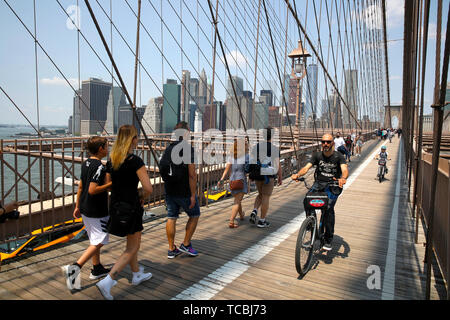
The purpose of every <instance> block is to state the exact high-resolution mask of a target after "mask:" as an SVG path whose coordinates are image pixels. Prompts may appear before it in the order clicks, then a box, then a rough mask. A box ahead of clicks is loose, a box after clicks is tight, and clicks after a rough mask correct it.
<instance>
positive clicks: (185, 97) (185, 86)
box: [180, 70, 192, 122]
mask: <svg viewBox="0 0 450 320" xmlns="http://www.w3.org/2000/svg"><path fill="white" fill-rule="evenodd" d="M190 80H191V73H190V72H189V71H188V70H183V75H182V78H181V111H180V120H182V121H186V122H188V121H189V112H190V110H189V104H190V100H191V94H192V93H191V92H190V91H189V90H190Z"/></svg>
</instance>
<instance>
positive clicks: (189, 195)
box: [160, 121, 200, 259]
mask: <svg viewBox="0 0 450 320" xmlns="http://www.w3.org/2000/svg"><path fill="white" fill-rule="evenodd" d="M177 131H179V132H181V134H180V135H181V136H180V139H179V140H177V141H174V142H172V143H171V144H170V145H169V146H168V147H167V148H166V150H165V151H164V153H163V156H162V158H161V162H160V167H161V177H162V178H163V180H164V190H165V199H166V205H167V222H166V234H167V240H168V243H169V250H168V252H167V258H169V259H173V258H175V257H176V256H178V255H179V254H181V253H183V252H184V253H186V254H188V255H190V256H193V257H195V256H197V255H198V252H197V250H195V249H194V248H193V247H192V243H191V240H192V236H193V235H194V232H195V229H196V228H197V224H198V220H199V218H200V207H199V204H198V198H197V196H196V193H197V173H196V169H195V163H194V148H192V146H191V145H190V143H189V142H188V139H189V136H190V131H189V127H188V125H187V123H186V122H184V121H182V122H180V123H178V124H177V125H176V127H175V133H176V132H177ZM174 149H175V150H174ZM176 150H179V151H178V152H176ZM186 153H187V154H186ZM175 158H178V159H179V160H181V161H175V160H177V159H175ZM181 209H183V210H184V212H186V214H187V215H188V216H189V219H188V222H187V224H186V233H185V235H184V240H183V242H182V243H181V244H180V247H179V249H178V248H177V247H176V245H175V233H176V222H177V219H178V217H179V214H180V210H181Z"/></svg>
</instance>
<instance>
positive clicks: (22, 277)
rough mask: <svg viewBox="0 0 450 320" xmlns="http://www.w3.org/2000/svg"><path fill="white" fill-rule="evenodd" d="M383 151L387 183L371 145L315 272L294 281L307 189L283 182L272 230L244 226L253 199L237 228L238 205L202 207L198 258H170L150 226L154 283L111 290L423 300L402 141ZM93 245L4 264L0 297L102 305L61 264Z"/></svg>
mask: <svg viewBox="0 0 450 320" xmlns="http://www.w3.org/2000/svg"><path fill="white" fill-rule="evenodd" d="M387 145H388V152H389V154H390V156H391V158H392V161H391V163H389V168H390V171H389V175H388V176H387V178H388V180H386V181H384V182H383V183H379V182H378V181H377V180H375V176H376V170H377V162H376V161H375V160H372V161H370V160H368V163H367V166H364V165H365V164H364V162H365V161H366V159H369V157H370V155H371V154H372V153H373V152H374V151H375V150H378V149H379V147H380V146H381V142H378V141H372V142H369V143H367V144H366V146H365V147H364V151H363V157H361V158H355V157H353V159H354V160H353V161H352V162H351V163H350V175H352V174H359V175H358V177H357V179H355V180H354V181H353V182H352V183H351V185H350V186H349V187H348V188H347V189H346V190H345V191H344V192H343V194H342V195H341V196H340V198H339V200H338V202H337V205H336V226H335V238H334V241H333V250H332V251H330V252H329V253H322V254H320V255H318V256H316V258H315V261H314V266H313V268H312V270H310V271H309V273H308V274H307V275H306V276H305V277H304V278H303V279H298V274H297V272H296V270H295V262H294V250H295V243H296V238H297V231H298V229H299V226H300V223H301V221H302V219H303V215H301V213H302V211H303V206H302V199H303V196H304V194H305V192H306V190H305V188H304V186H303V184H296V183H291V184H289V185H287V182H288V181H289V180H286V181H285V182H284V183H283V185H282V186H280V187H276V188H275V191H274V194H273V196H272V199H271V204H270V210H269V215H268V220H269V221H270V222H271V226H270V228H268V229H259V228H257V227H256V226H255V225H251V224H249V223H248V214H249V213H250V211H251V210H252V208H253V201H254V198H255V194H250V195H248V196H246V197H245V198H244V201H243V208H244V211H245V212H246V213H247V217H246V219H245V221H244V222H243V223H242V224H241V226H240V227H239V228H237V229H229V228H228V226H227V221H228V217H229V214H230V210H231V209H230V206H231V204H232V199H226V200H224V201H221V202H219V203H217V204H214V205H210V206H209V208H202V216H201V218H200V222H199V225H198V227H197V231H196V233H195V235H194V238H193V241H192V243H193V245H194V247H195V248H196V249H197V250H198V251H199V252H200V254H199V256H198V257H195V258H192V257H188V256H185V255H180V256H178V257H177V258H175V259H167V239H166V233H165V219H159V220H154V221H151V222H148V223H146V224H144V232H143V239H142V244H141V249H140V253H139V260H140V263H141V264H142V265H144V266H145V267H146V270H148V271H150V272H152V273H153V278H152V279H151V280H149V281H146V282H144V283H142V284H141V285H139V286H136V287H134V286H131V285H130V283H131V271H130V269H129V267H126V268H125V269H124V271H123V272H122V273H121V274H120V276H119V279H118V284H117V285H116V286H115V287H114V288H113V290H112V294H113V295H114V297H115V299H119V300H160V299H164V300H166V299H219V300H222V299H236V300H267V299H268V300H303V299H314V300H342V299H362V300H367V299H370V300H378V299H381V298H386V299H390V298H393V299H399V300H403V299H424V297H425V275H424V263H423V258H424V252H425V248H424V247H423V245H422V243H423V241H424V236H423V231H422V228H419V229H420V230H421V234H420V237H419V239H420V241H419V244H418V245H416V244H414V221H413V219H412V218H411V216H410V213H409V210H408V206H407V203H406V192H407V189H406V190H405V188H404V187H403V186H404V181H403V178H401V179H402V180H401V181H400V186H402V188H400V190H398V191H399V194H398V195H396V183H397V169H398V164H399V154H398V151H399V146H400V144H399V141H398V140H397V138H395V139H394V140H393V143H391V144H390V143H389V142H387ZM358 168H359V169H358ZM403 176H404V174H403V173H401V174H400V177H403ZM309 180H310V182H311V178H309ZM349 184H350V183H349ZM395 198H397V199H398V201H399V202H398V204H399V210H398V213H397V214H398V217H397V228H394V229H396V232H394V231H391V220H392V219H391V218H392V215H393V213H395V210H393V209H394V203H395ZM186 221H187V218H186V216H185V215H184V214H182V215H181V217H180V219H179V221H178V223H177V236H176V244H177V245H178V244H179V243H180V242H181V240H182V239H183V236H184V226H185V223H186ZM110 239H111V241H110V244H108V245H107V246H105V247H104V248H103V249H102V262H103V264H104V265H112V264H113V263H114V262H115V261H116V259H117V258H118V256H119V255H120V254H121V253H122V251H123V250H124V246H125V241H124V239H122V238H117V237H114V236H111V238H110ZM87 245H88V241H87V240H83V241H79V242H76V243H71V244H68V245H64V246H60V247H59V248H57V249H54V250H49V251H46V252H43V253H40V254H35V255H32V256H30V257H28V258H25V259H21V260H16V261H13V262H11V263H8V264H4V265H3V266H2V268H1V272H0V300H7V299H40V300H97V299H102V296H101V295H100V293H99V291H98V290H97V288H96V287H95V283H96V282H95V281H92V280H89V278H88V277H89V272H90V268H91V266H90V263H88V264H87V265H86V266H85V267H84V268H83V270H82V290H80V291H77V292H69V291H68V290H67V288H66V286H65V282H64V279H63V277H62V275H61V271H60V267H61V266H62V265H65V264H69V263H72V262H74V261H76V259H77V258H78V257H79V256H80V255H81V253H82V252H83V251H84V250H85V249H86V247H87ZM393 250H394V251H393ZM387 261H388V262H387ZM368 268H369V273H368ZM370 268H375V269H376V268H379V271H380V274H379V275H380V278H379V279H380V283H379V284H380V286H379V287H375V288H373V289H369V288H368V285H367V284H368V282H369V283H375V284H376V282H373V281H372V280H373V279H374V278H373V277H372V278H371V279H372V280H371V279H369V277H371V276H372V272H370V270H372V269H370ZM387 273H389V274H390V275H392V277H389V275H387ZM431 294H432V299H445V297H446V293H445V286H444V283H443V280H442V278H441V277H439V276H436V277H434V273H433V279H432V291H431Z"/></svg>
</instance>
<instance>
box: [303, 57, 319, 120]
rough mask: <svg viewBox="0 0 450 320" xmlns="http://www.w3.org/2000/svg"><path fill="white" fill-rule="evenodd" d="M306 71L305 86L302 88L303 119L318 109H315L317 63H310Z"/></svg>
mask: <svg viewBox="0 0 450 320" xmlns="http://www.w3.org/2000/svg"><path fill="white" fill-rule="evenodd" d="M306 72H307V76H306V86H305V89H304V92H305V99H306V104H305V106H306V107H305V110H304V112H303V114H304V116H305V119H306V118H308V117H309V116H310V115H311V114H312V113H313V112H315V113H316V114H317V113H318V111H319V110H317V75H318V68H317V64H310V65H309V66H308V67H307V68H306Z"/></svg>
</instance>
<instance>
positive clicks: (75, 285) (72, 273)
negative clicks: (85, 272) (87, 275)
mask: <svg viewBox="0 0 450 320" xmlns="http://www.w3.org/2000/svg"><path fill="white" fill-rule="evenodd" d="M61 271H62V273H63V276H64V277H65V279H66V285H67V289H69V290H74V289H76V290H79V289H81V276H80V271H81V269H80V267H79V266H77V265H74V264H68V265H66V266H63V267H61Z"/></svg>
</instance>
